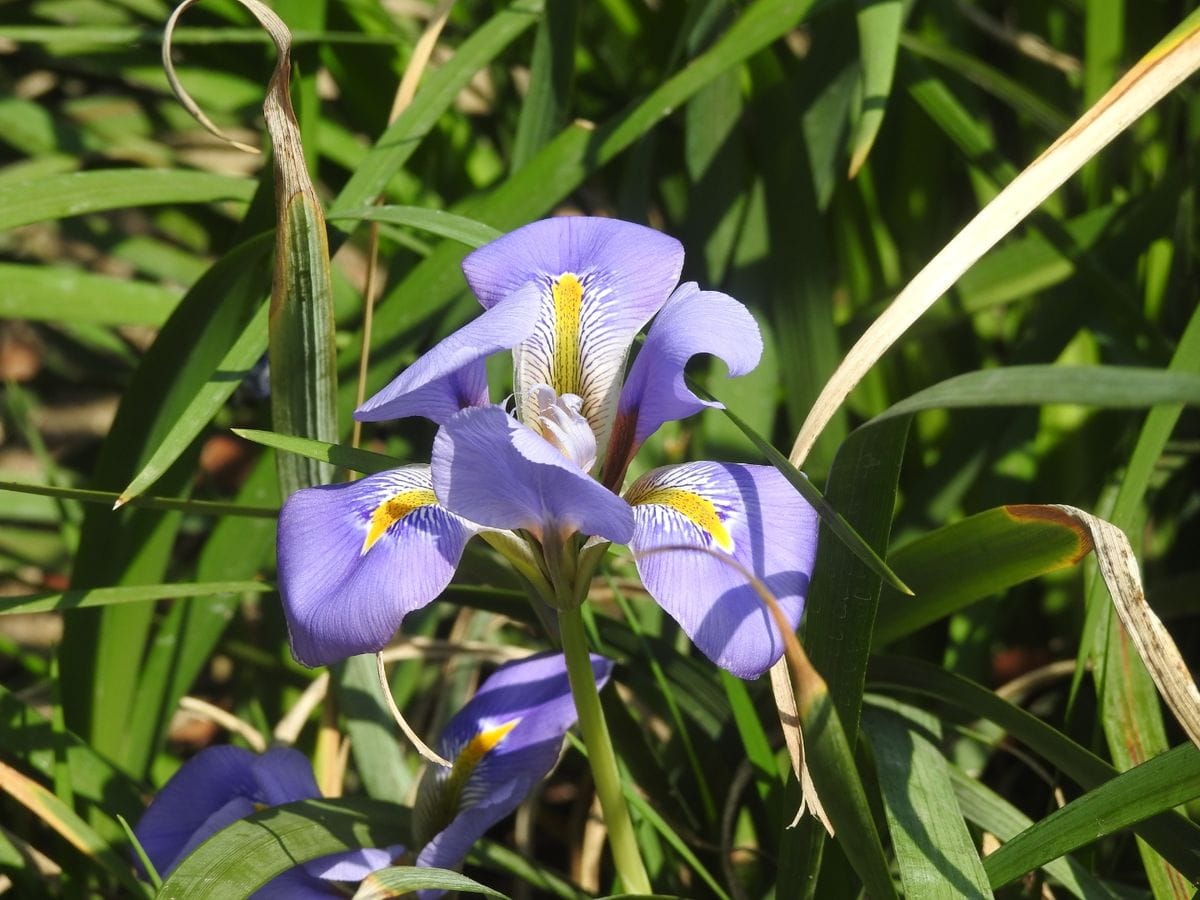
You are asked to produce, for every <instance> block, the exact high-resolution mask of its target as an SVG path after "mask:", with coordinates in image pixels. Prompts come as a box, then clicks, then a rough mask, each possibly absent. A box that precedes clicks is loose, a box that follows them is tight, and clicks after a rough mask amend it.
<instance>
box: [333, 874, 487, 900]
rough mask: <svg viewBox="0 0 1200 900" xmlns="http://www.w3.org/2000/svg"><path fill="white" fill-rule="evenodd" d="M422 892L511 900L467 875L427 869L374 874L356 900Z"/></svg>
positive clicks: (361, 889)
mask: <svg viewBox="0 0 1200 900" xmlns="http://www.w3.org/2000/svg"><path fill="white" fill-rule="evenodd" d="M419 890H431V891H461V892H462V893H464V894H482V895H483V896H484V897H499V898H501V900H508V896H507V895H505V894H502V893H500V892H499V891H494V890H492V889H491V888H490V887H487V886H486V885H482V884H480V883H479V882H478V881H476V880H475V879H473V878H468V877H467V876H466V875H460V874H459V873H458V872H451V871H450V870H448V869H431V868H428V867H424V866H422V867H417V866H392V867H391V868H388V869H380V870H379V871H377V872H372V873H371V874H370V875H368V876H367V877H366V879H365V880H364V881H363V883H362V885H361V886H360V887H359V889H358V891H357V892H356V893H355V894H354V900H386V898H388V897H401V896H407V895H408V894H409V893H411V892H414V891H419Z"/></svg>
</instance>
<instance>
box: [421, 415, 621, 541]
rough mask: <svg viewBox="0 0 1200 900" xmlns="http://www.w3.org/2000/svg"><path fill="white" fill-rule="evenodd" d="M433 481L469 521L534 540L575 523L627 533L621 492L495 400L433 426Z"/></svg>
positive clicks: (595, 531) (577, 527)
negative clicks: (521, 533)
mask: <svg viewBox="0 0 1200 900" xmlns="http://www.w3.org/2000/svg"><path fill="white" fill-rule="evenodd" d="M433 488H434V491H435V492H436V493H437V496H438V499H439V500H441V502H442V503H443V504H444V505H445V507H446V508H447V509H452V510H454V512H456V513H458V514H459V515H461V516H465V517H466V518H468V519H470V520H471V521H472V522H478V523H479V524H480V525H490V526H492V527H494V528H508V529H517V528H524V529H525V530H527V531H529V532H530V533H531V534H533V535H534V536H536V537H537V538H538V539H539V540H541V539H543V538H544V537H545V536H546V535H547V534H553V535H555V536H556V537H558V538H565V537H566V536H568V535H570V534H573V533H574V532H576V531H579V532H582V533H583V534H587V535H598V536H600V537H603V538H606V539H608V540H610V541H616V542H617V543H626V542H627V541H628V540H629V538H630V536H631V535H632V534H633V515H632V513H631V511H630V509H629V505H628V504H627V503H626V502H625V501H624V500H622V499H621V498H620V497H618V496H617V495H616V494H614V493H612V492H611V491H609V490H608V489H606V488H605V487H603V486H602V485H601V484H600V483H599V482H598V481H596V480H595V479H593V478H591V477H590V476H589V475H588V474H587V473H586V472H584V471H583V470H581V469H580V468H579V467H578V466H576V465H575V464H574V463H572V462H571V461H569V460H568V459H567V458H566V457H565V456H563V455H562V453H560V452H559V451H558V450H556V449H555V448H554V447H553V446H551V445H550V443H549V442H547V441H546V440H545V439H544V438H542V437H541V436H540V435H538V434H536V433H535V432H533V431H532V430H530V429H529V428H527V427H525V426H524V425H522V424H520V423H519V422H517V421H515V420H514V419H513V418H512V417H511V416H509V415H508V414H507V413H505V412H504V410H503V409H501V408H500V407H498V406H489V407H483V408H481V409H465V410H463V411H462V412H461V413H459V414H458V415H456V416H455V417H454V418H452V419H451V420H450V421H448V422H447V423H446V424H445V425H443V426H442V428H441V429H440V430H439V431H438V433H437V437H436V438H435V439H434V442H433Z"/></svg>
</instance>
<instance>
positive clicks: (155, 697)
mask: <svg viewBox="0 0 1200 900" xmlns="http://www.w3.org/2000/svg"><path fill="white" fill-rule="evenodd" d="M238 500H239V502H243V503H244V502H247V501H250V502H258V503H271V504H274V505H278V503H279V487H278V482H277V479H276V475H275V465H274V460H273V459H272V458H271V454H263V455H262V456H261V457H260V458H259V459H258V460H257V461H256V462H255V464H254V468H253V469H252V470H251V472H250V474H249V475H248V476H247V478H246V481H245V482H244V483H243V485H242V487H241V489H240V490H239V491H238ZM268 508H269V507H268ZM274 546H275V522H274V516H271V517H270V521H263V520H262V519H258V520H246V519H235V518H225V519H222V520H220V521H218V522H217V523H216V524H215V525H214V526H213V529H212V531H211V532H210V533H209V536H208V540H206V541H205V542H204V546H203V548H202V549H201V551H200V555H199V558H198V559H197V562H196V571H195V576H194V577H195V580H196V581H197V582H199V583H205V582H209V583H216V582H222V581H236V580H246V579H252V578H253V577H254V576H255V575H256V574H257V573H258V572H260V571H261V570H262V569H263V568H264V567H265V565H266V564H267V563H268V562H269V561H270V559H271V556H272V554H273V552H274ZM242 599H243V596H242V595H238V594H219V595H214V596H211V597H209V598H208V599H207V600H205V602H203V603H174V604H172V605H171V608H170V609H169V610H168V611H167V614H166V616H164V617H163V620H162V622H161V623H160V624H159V626H158V631H157V632H156V634H155V639H154V641H153V642H151V645H150V647H149V649H148V650H147V653H146V659H145V662H144V664H143V665H142V670H141V674H140V677H139V679H138V686H137V692H136V694H135V695H134V698H133V711H132V714H131V715H130V721H129V726H128V730H127V731H126V735H125V743H124V750H123V754H122V755H123V758H124V759H127V760H129V763H130V768H131V769H132V770H133V771H135V772H137V771H145V770H146V769H147V767H148V765H149V762H150V760H152V759H153V758H154V756H155V755H156V754H157V753H158V752H159V751H161V750H162V748H163V746H164V745H165V744H166V740H167V731H168V728H169V725H170V722H171V716H172V715H173V714H174V713H175V710H176V709H177V708H178V705H179V701H180V699H181V698H182V697H183V696H184V694H187V693H188V692H190V691H191V690H192V686H193V684H194V683H195V681H196V678H197V676H198V675H199V674H200V673H201V672H203V671H204V668H205V666H206V665H207V664H208V662H209V659H210V657H211V655H212V652H213V650H214V648H215V647H216V644H217V641H218V640H219V639H220V637H221V634H222V633H223V632H224V630H225V626H226V625H228V624H229V621H230V619H232V618H233V616H234V613H235V611H236V609H237V607H238V605H239V604H240V603H241V602H242ZM268 602H272V601H268Z"/></svg>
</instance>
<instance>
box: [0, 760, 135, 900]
mask: <svg viewBox="0 0 1200 900" xmlns="http://www.w3.org/2000/svg"><path fill="white" fill-rule="evenodd" d="M0 791H3V792H4V793H6V794H8V795H9V796H10V797H12V798H13V799H14V800H16V801H17V802H18V803H20V804H21V805H22V806H24V807H25V808H26V809H28V810H29V811H30V812H31V813H33V815H34V816H36V817H37V818H38V819H40V820H41V821H42V822H43V823H45V824H46V825H47V826H48V827H49V828H51V829H52V830H53V831H55V832H56V833H57V834H58V835H59V836H60V837H62V838H63V839H64V840H66V841H67V842H68V843H69V844H70V845H71V846H72V847H74V848H75V849H76V850H78V851H79V852H80V853H82V854H83V855H84V856H85V857H87V858H88V859H89V860H91V861H93V862H95V863H96V864H97V865H98V866H100V867H101V868H102V869H104V871H105V872H107V873H108V874H109V875H111V876H112V877H113V878H115V879H116V880H117V881H118V882H120V883H121V884H122V885H123V886H124V888H125V890H127V891H129V892H130V895H131V896H134V897H147V898H148V897H149V896H150V893H151V892H150V888H149V886H148V885H145V884H142V883H141V882H139V881H138V880H137V879H136V878H134V877H133V872H132V869H131V868H130V866H129V864H128V863H127V862H126V861H125V860H124V859H122V858H121V857H120V856H119V855H118V854H117V853H116V852H115V851H114V850H113V849H112V847H110V846H109V845H108V843H107V842H106V841H105V840H104V839H103V838H102V837H101V836H100V835H98V834H97V833H96V832H95V831H94V830H92V829H91V828H90V827H89V826H88V824H87V823H86V822H85V821H83V819H81V818H80V817H79V816H78V815H76V814H75V811H74V810H72V809H71V808H70V807H69V806H67V805H66V804H65V803H63V802H62V801H61V800H59V799H58V797H56V796H54V794H52V793H50V791H48V790H46V789H45V788H44V787H42V786H41V784H39V783H38V782H36V781H34V780H33V779H32V778H29V777H28V776H27V775H24V774H22V773H21V772H18V771H17V770H16V769H14V768H12V767H10V766H8V765H6V764H5V763H3V762H0Z"/></svg>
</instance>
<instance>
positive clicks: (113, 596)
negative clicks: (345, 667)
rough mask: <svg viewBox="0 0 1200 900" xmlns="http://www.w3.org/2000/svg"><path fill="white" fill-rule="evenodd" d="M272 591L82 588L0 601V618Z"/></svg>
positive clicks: (243, 585) (228, 585) (255, 586)
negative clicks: (14, 614)
mask: <svg viewBox="0 0 1200 900" xmlns="http://www.w3.org/2000/svg"><path fill="white" fill-rule="evenodd" d="M274 589H275V588H274V586H272V585H269V584H263V583H262V582H261V581H222V582H215V583H212V584H203V583H199V582H187V583H184V584H145V585H136V586H131V587H113V588H90V589H88V588H85V589H80V590H76V591H59V592H50V591H46V592H42V593H37V594H28V595H26V596H23V597H4V598H3V599H0V615H10V614H12V613H31V612H49V611H62V610H68V609H88V608H90V607H96V606H112V605H115V604H121V603H145V602H146V601H148V600H177V599H179V598H181V597H206V596H209V595H212V594H233V593H237V594H247V593H253V594H261V593H265V592H266V591H273V590H274Z"/></svg>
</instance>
